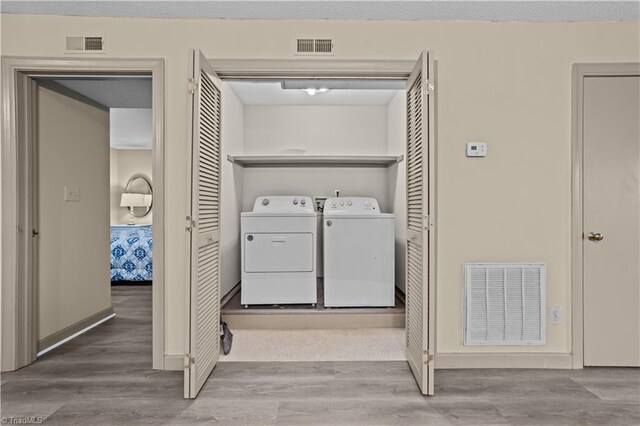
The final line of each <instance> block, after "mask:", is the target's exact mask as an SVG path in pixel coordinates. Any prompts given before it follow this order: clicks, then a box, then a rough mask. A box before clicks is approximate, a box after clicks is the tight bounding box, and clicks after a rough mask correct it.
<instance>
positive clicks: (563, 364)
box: [435, 352, 573, 369]
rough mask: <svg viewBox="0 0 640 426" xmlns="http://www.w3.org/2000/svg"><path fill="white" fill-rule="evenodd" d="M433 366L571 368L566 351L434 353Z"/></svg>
mask: <svg viewBox="0 0 640 426" xmlns="http://www.w3.org/2000/svg"><path fill="white" fill-rule="evenodd" d="M435 363H436V365H435V368H436V369H447V368H558V369H571V368H573V365H572V357H571V354H568V353H543V352H527V353H500V352H495V353H436V356H435Z"/></svg>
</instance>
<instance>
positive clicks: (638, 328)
mask: <svg viewBox="0 0 640 426" xmlns="http://www.w3.org/2000/svg"><path fill="white" fill-rule="evenodd" d="M639 95H640V76H637V75H636V76H632V75H629V76H608V77H600V76H598V77H586V78H585V79H584V97H583V102H584V104H583V108H584V114H583V126H582V128H583V138H584V139H583V156H584V158H583V161H584V163H583V164H584V171H583V173H584V176H583V177H584V189H583V191H584V192H583V196H584V208H583V218H584V219H583V220H584V225H583V226H584V229H583V235H584V240H583V256H584V257H583V259H584V264H583V265H584V266H583V267H584V365H585V366H634V367H638V366H640V302H639V301H640V220H639V219H640V188H639V186H638V181H639V180H640V118H639V117H640V97H639Z"/></svg>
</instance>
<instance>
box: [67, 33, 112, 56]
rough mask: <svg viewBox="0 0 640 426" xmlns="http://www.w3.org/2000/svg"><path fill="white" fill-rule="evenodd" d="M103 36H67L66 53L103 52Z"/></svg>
mask: <svg viewBox="0 0 640 426" xmlns="http://www.w3.org/2000/svg"><path fill="white" fill-rule="evenodd" d="M104 51H105V49H104V37H102V36H91V37H82V36H78V37H75V36H74V37H71V36H69V37H67V49H66V53H104Z"/></svg>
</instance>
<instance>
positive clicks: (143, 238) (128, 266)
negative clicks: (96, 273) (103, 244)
mask: <svg viewBox="0 0 640 426" xmlns="http://www.w3.org/2000/svg"><path fill="white" fill-rule="evenodd" d="M152 249H153V235H152V232H151V225H123V226H112V227H111V281H151V279H152V272H153V260H152V256H151V253H152Z"/></svg>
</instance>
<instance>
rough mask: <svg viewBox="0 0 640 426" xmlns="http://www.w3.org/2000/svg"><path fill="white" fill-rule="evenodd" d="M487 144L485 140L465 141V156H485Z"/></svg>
mask: <svg viewBox="0 0 640 426" xmlns="http://www.w3.org/2000/svg"><path fill="white" fill-rule="evenodd" d="M486 156H487V144H486V143H485V142H469V143H467V157H486Z"/></svg>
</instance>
